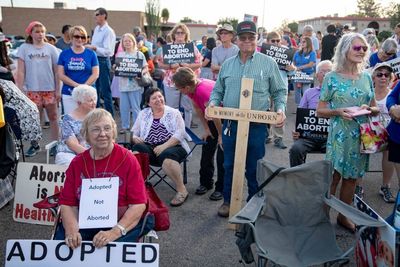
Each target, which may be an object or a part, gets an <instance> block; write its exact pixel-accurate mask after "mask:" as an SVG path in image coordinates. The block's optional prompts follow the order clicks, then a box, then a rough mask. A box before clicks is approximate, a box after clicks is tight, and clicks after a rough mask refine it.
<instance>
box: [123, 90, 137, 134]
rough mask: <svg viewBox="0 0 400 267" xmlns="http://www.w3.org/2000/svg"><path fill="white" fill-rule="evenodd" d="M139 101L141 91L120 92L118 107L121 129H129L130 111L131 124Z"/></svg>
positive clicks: (135, 116)
mask: <svg viewBox="0 0 400 267" xmlns="http://www.w3.org/2000/svg"><path fill="white" fill-rule="evenodd" d="M140 101H142V91H141V90H138V91H131V92H121V97H120V107H119V110H120V112H121V126H122V129H130V126H131V122H130V114H131V111H132V124H134V123H135V120H136V118H137V116H138V114H139V111H140Z"/></svg>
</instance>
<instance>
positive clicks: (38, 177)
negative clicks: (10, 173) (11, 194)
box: [13, 162, 67, 225]
mask: <svg viewBox="0 0 400 267" xmlns="http://www.w3.org/2000/svg"><path fill="white" fill-rule="evenodd" d="M66 169H67V167H66V166H60V165H54V164H39V163H28V162H20V163H18V168H17V181H16V186H15V199H14V208H13V219H14V220H15V221H17V222H25V223H34V224H43V225H53V224H54V216H53V215H52V213H51V211H50V210H49V209H37V208H34V207H33V203H36V202H39V201H41V200H42V199H45V198H46V197H48V196H52V195H54V194H56V193H59V192H60V191H61V190H62V188H63V185H64V181H65V171H66Z"/></svg>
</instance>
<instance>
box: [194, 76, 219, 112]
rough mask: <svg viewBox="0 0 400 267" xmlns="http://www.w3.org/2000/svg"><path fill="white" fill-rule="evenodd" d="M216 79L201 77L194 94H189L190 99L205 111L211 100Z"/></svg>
mask: <svg viewBox="0 0 400 267" xmlns="http://www.w3.org/2000/svg"><path fill="white" fill-rule="evenodd" d="M214 85H215V81H212V80H208V79H200V83H199V84H198V85H197V86H196V90H195V92H194V94H188V96H189V97H190V99H192V100H193V102H194V103H196V105H197V106H198V107H199V108H200V109H201V110H202V111H203V113H205V111H206V106H207V103H208V101H209V100H210V95H211V92H212V90H213V88H214Z"/></svg>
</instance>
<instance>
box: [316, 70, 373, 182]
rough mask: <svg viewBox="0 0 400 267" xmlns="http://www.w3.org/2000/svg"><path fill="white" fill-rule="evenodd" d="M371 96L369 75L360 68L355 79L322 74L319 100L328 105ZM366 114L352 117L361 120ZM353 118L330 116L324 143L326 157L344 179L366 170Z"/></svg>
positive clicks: (358, 101)
mask: <svg viewBox="0 0 400 267" xmlns="http://www.w3.org/2000/svg"><path fill="white" fill-rule="evenodd" d="M373 98H374V88H373V84H372V79H371V76H370V75H369V74H368V73H367V72H362V73H361V74H360V77H359V79H358V80H353V79H348V78H345V77H343V76H341V75H340V74H338V73H336V72H330V73H328V74H327V75H326V76H325V79H324V82H323V85H322V88H321V95H320V100H321V101H325V102H328V103H329V107H330V108H331V109H337V108H346V107H352V106H361V105H363V104H366V105H369V104H370V102H371V100H372V99H373ZM366 119H367V117H366V116H359V117H357V118H356V120H357V121H358V123H362V122H365V121H366ZM357 121H355V120H352V121H348V120H344V119H342V117H340V116H334V117H331V119H330V126H329V135H328V140H327V144H326V159H327V160H330V161H331V162H332V165H333V168H334V169H335V170H336V171H337V172H339V173H340V174H341V176H342V178H344V179H348V178H351V179H357V178H360V177H362V176H364V174H365V171H367V170H368V161H369V157H368V155H367V154H361V153H360V129H359V124H358V123H357Z"/></svg>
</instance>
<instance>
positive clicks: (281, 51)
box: [261, 43, 295, 69]
mask: <svg viewBox="0 0 400 267" xmlns="http://www.w3.org/2000/svg"><path fill="white" fill-rule="evenodd" d="M261 53H263V54H266V55H267V56H270V57H272V58H273V59H274V60H275V61H276V63H277V64H278V66H279V68H280V69H285V67H286V66H289V65H291V64H292V63H293V56H294V53H295V50H294V49H291V48H287V47H282V46H276V45H272V44H265V43H264V44H262V46H261Z"/></svg>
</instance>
